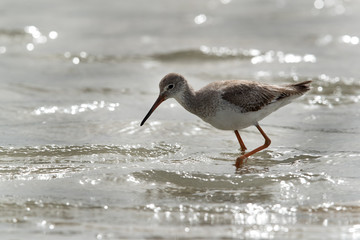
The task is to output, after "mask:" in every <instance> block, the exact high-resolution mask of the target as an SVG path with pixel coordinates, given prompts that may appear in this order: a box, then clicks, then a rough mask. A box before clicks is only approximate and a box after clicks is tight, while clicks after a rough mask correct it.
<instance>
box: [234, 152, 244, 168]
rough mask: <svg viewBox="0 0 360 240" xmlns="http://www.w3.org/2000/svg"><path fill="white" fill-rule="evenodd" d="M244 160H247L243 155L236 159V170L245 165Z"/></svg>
mask: <svg viewBox="0 0 360 240" xmlns="http://www.w3.org/2000/svg"><path fill="white" fill-rule="evenodd" d="M246 159H247V157H245V156H244V155H242V156H240V157H238V158H237V159H236V162H235V164H234V165H235V167H236V169H238V168H241V167H242V166H243V165H244V163H246Z"/></svg>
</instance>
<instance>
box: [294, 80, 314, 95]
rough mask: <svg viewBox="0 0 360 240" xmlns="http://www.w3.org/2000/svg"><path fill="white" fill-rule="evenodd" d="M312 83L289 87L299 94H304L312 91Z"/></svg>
mask: <svg viewBox="0 0 360 240" xmlns="http://www.w3.org/2000/svg"><path fill="white" fill-rule="evenodd" d="M311 82H312V81H310V80H309V81H304V82H300V83H295V84H291V85H289V87H292V88H294V90H295V91H296V92H297V93H298V94H304V93H305V92H307V91H309V90H310V83H311Z"/></svg>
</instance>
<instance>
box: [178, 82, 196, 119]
mask: <svg viewBox="0 0 360 240" xmlns="http://www.w3.org/2000/svg"><path fill="white" fill-rule="evenodd" d="M196 98H197V95H196V92H195V90H194V89H193V88H192V87H191V86H190V85H189V84H186V85H185V88H184V91H182V93H181V94H180V95H178V96H177V97H176V98H175V99H176V101H178V103H180V105H181V106H183V107H184V108H185V109H186V110H187V111H189V112H191V113H193V114H195V115H198V114H197V110H196V108H197V103H198V101H196Z"/></svg>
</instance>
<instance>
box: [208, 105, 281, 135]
mask: <svg viewBox="0 0 360 240" xmlns="http://www.w3.org/2000/svg"><path fill="white" fill-rule="evenodd" d="M286 104H287V103H285V104H284V103H282V104H279V103H276V104H270V105H268V106H266V107H264V108H262V109H260V110H258V111H254V112H247V113H241V112H236V111H234V110H231V109H227V110H221V111H218V112H216V115H215V116H211V117H207V118H204V119H203V120H204V121H205V122H208V123H210V124H211V125H212V126H214V127H215V128H218V129H221V130H240V129H243V128H247V127H250V126H252V125H255V124H257V123H258V121H260V120H262V119H263V118H265V117H266V116H268V115H269V114H270V113H272V112H273V111H275V110H277V109H278V108H280V107H282V106H284V105H286Z"/></svg>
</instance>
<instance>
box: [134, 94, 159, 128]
mask: <svg viewBox="0 0 360 240" xmlns="http://www.w3.org/2000/svg"><path fill="white" fill-rule="evenodd" d="M163 101H165V97H164V96H162V95H160V96H159V97H158V98H157V99H156V101H155V103H154V105H153V106H152V107H151V108H150V111H149V112H148V113H147V114H146V116H145V117H144V119H143V120H142V122H141V123H140V126H142V125H144V123H145V122H146V120H147V119H148V118H149V117H150V115H151V114H152V113H153V111H155V109H156V108H157V107H158V106H159V105H160V104H161V103H162V102H163Z"/></svg>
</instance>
